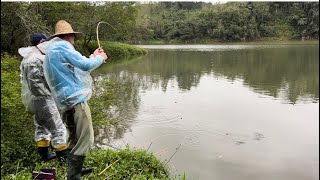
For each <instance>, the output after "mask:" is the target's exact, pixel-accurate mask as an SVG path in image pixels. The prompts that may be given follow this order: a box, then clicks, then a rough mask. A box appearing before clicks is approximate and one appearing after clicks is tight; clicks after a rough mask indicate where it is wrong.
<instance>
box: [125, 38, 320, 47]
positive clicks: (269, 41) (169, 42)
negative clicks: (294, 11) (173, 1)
mask: <svg viewBox="0 0 320 180" xmlns="http://www.w3.org/2000/svg"><path fill="white" fill-rule="evenodd" d="M242 43H243V44H251V43H252V44H253V43H266V44H272V43H313V44H316V43H318V44H319V39H308V40H298V39H289V38H261V39H258V40H254V41H223V40H214V39H202V40H201V39H198V40H188V41H180V40H150V41H137V42H131V44H132V45H183V44H204V45H216V44H242Z"/></svg>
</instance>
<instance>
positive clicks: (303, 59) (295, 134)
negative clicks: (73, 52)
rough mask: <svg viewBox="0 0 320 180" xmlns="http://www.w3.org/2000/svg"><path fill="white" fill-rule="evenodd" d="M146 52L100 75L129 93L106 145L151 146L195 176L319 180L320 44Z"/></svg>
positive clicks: (115, 111)
mask: <svg viewBox="0 0 320 180" xmlns="http://www.w3.org/2000/svg"><path fill="white" fill-rule="evenodd" d="M141 47H144V48H146V49H148V55H146V56H144V57H139V58H136V59H133V60H128V61H122V62H118V63H109V64H106V65H103V66H102V67H101V68H100V69H98V70H96V72H95V76H96V77H99V78H108V79H109V80H110V81H112V82H113V83H115V84H117V86H116V87H118V89H117V92H118V93H119V94H121V95H120V96H119V97H118V98H117V100H116V102H115V103H114V106H113V107H112V108H111V111H110V112H109V113H110V114H111V115H110V117H112V121H114V122H115V123H114V124H116V125H115V126H114V128H113V129H112V130H108V132H105V130H101V129H100V130H99V134H98V135H97V137H96V141H97V144H98V145H100V146H102V147H106V148H110V146H113V147H117V148H123V147H124V146H125V144H129V145H130V146H132V147H137V148H144V149H148V151H150V152H153V153H154V154H155V156H156V157H158V158H159V159H160V160H161V161H163V162H165V163H166V164H167V166H168V167H169V168H170V169H171V174H172V176H175V175H177V174H183V173H185V174H186V177H187V179H190V180H213V179H214V180H271V179H272V180H302V179H303V180H317V179H319V170H318V169H319V43H318V42H317V43H309V44H307V43H282V44H279V43H277V44H272V43H269V44H262V43H260V44H254V43H247V44H223V45H145V46H141ZM99 75H100V76H99Z"/></svg>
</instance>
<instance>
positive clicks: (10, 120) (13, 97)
mask: <svg viewBox="0 0 320 180" xmlns="http://www.w3.org/2000/svg"><path fill="white" fill-rule="evenodd" d="M19 65H20V61H19V59H18V58H17V57H12V56H9V55H8V54H1V175H3V174H7V173H13V172H15V171H16V170H17V169H19V168H20V167H22V166H28V165H29V164H32V163H33V162H35V159H36V158H37V157H36V155H35V154H34V152H35V151H36V149H35V148H36V147H35V143H34V140H33V139H34V137H33V135H34V123H33V119H32V116H31V114H29V113H28V112H26V111H25V107H24V105H23V104H22V102H21V84H20V76H19Z"/></svg>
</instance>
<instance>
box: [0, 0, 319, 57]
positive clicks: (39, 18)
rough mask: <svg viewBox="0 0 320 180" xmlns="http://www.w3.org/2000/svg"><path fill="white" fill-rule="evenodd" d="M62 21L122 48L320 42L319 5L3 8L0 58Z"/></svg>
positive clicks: (107, 4)
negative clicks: (154, 44)
mask: <svg viewBox="0 0 320 180" xmlns="http://www.w3.org/2000/svg"><path fill="white" fill-rule="evenodd" d="M60 19H65V20H67V21H69V22H70V23H71V24H72V26H73V27H74V29H75V30H77V31H81V32H83V33H84V34H83V46H86V45H87V44H89V43H90V42H91V41H94V40H96V26H97V24H98V22H100V21H105V22H107V23H109V25H106V24H102V25H101V27H100V28H99V39H101V40H107V41H121V42H126V43H133V44H135V43H146V42H150V41H151V42H152V41H153V42H156V41H163V42H166V43H175V42H180V43H192V42H203V43H210V42H216V41H219V42H224V41H256V40H291V39H295V40H308V39H318V38H319V3H318V2H229V3H222V4H218V3H206V2H158V3H155V2H151V3H139V2H1V40H2V41H1V52H3V51H6V52H9V53H15V52H16V51H17V48H19V47H21V46H23V45H27V44H28V42H29V38H30V35H31V34H32V33H35V32H39V31H41V32H45V33H47V34H49V35H50V34H52V33H53V31H54V25H55V23H56V22H57V21H58V20H60Z"/></svg>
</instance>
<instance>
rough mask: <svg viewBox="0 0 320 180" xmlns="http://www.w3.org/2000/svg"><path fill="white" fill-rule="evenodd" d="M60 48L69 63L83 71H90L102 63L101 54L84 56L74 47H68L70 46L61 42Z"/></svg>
mask: <svg viewBox="0 0 320 180" xmlns="http://www.w3.org/2000/svg"><path fill="white" fill-rule="evenodd" d="M61 50H62V55H63V56H64V58H66V60H67V61H68V62H69V63H70V64H72V65H74V66H76V67H78V68H80V69H81V70H83V71H92V70H94V69H96V68H97V67H99V66H100V65H101V64H102V63H103V57H102V56H100V55H97V56H95V57H92V58H90V59H89V58H86V57H85V56H82V55H81V54H80V53H79V52H78V51H76V50H75V49H74V48H70V46H69V45H67V44H63V45H62V46H61Z"/></svg>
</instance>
